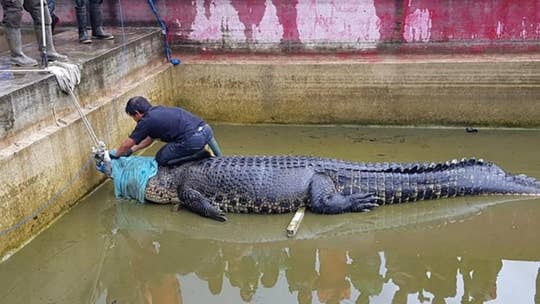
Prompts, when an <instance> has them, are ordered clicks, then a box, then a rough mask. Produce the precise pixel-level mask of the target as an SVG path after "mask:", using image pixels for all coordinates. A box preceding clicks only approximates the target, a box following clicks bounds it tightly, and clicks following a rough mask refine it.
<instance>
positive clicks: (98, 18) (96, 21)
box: [88, 1, 114, 40]
mask: <svg viewBox="0 0 540 304" xmlns="http://www.w3.org/2000/svg"><path fill="white" fill-rule="evenodd" d="M88 8H89V9H90V24H92V38H93V39H101V40H111V39H114V36H113V35H111V34H108V33H105V32H104V31H103V15H102V14H101V7H100V5H99V4H97V3H94V2H93V1H90V3H89V5H88Z"/></svg>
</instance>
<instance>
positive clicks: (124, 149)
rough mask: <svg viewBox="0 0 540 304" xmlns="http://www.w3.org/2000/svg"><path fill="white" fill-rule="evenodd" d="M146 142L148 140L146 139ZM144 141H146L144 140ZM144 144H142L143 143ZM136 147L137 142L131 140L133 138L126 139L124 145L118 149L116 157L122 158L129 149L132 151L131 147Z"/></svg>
mask: <svg viewBox="0 0 540 304" xmlns="http://www.w3.org/2000/svg"><path fill="white" fill-rule="evenodd" d="M145 140H146V139H145ZM143 141H144V140H143ZM141 143H142V142H141ZM133 146H135V141H134V140H133V139H132V138H131V137H128V138H126V139H125V140H124V141H123V142H122V144H121V145H120V147H119V148H118V149H116V154H115V156H116V157H120V156H122V155H124V154H126V153H127V152H128V151H129V149H131V147H133Z"/></svg>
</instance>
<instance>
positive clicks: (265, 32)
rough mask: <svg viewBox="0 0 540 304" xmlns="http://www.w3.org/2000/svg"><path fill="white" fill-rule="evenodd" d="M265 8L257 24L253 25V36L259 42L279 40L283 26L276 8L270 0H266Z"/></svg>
mask: <svg viewBox="0 0 540 304" xmlns="http://www.w3.org/2000/svg"><path fill="white" fill-rule="evenodd" d="M265 4H266V10H265V14H264V16H263V17H262V19H261V21H260V23H259V25H257V26H255V30H254V32H253V36H254V38H255V41H257V42H259V43H272V42H276V41H280V39H281V38H282V37H283V26H282V25H281V24H280V22H279V17H278V15H277V9H276V7H275V5H274V4H273V3H272V1H271V0H266V3H265Z"/></svg>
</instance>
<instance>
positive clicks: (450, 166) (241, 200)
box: [144, 156, 540, 221]
mask: <svg viewBox="0 0 540 304" xmlns="http://www.w3.org/2000/svg"><path fill="white" fill-rule="evenodd" d="M488 194H502V195H528V196H540V182H539V181H538V180H536V179H535V178H532V177H528V176H526V175H523V174H520V175H513V174H509V173H506V172H505V171H504V170H502V169H501V168H500V167H499V166H497V165H496V164H494V163H492V162H488V161H484V160H482V159H475V158H470V159H462V160H459V161H458V160H452V161H447V162H441V163H361V162H351V161H343V160H337V159H328V158H317V157H307V156H220V157H209V158H205V159H202V160H196V161H190V162H187V163H184V164H181V165H179V166H175V167H159V168H158V170H157V174H156V175H155V176H153V177H151V178H150V179H148V181H147V184H146V188H145V190H144V197H145V200H147V201H150V202H153V203H158V204H179V206H182V207H185V208H186V209H188V210H190V211H192V212H195V213H197V214H199V215H201V216H204V217H208V218H211V219H214V220H218V221H225V220H227V218H226V216H225V213H226V212H235V213H285V212H294V211H295V210H297V209H298V208H300V207H306V208H308V209H309V210H311V211H312V212H314V213H321V214H338V213H344V212H365V211H370V210H372V209H374V208H376V207H378V206H381V205H388V204H399V203H404V202H414V201H419V200H430V199H438V198H450V197H458V196H468V195H488Z"/></svg>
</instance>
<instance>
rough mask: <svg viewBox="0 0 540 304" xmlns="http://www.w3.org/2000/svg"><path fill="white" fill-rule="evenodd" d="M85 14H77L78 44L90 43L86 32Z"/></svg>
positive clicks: (90, 40)
mask: <svg viewBox="0 0 540 304" xmlns="http://www.w3.org/2000/svg"><path fill="white" fill-rule="evenodd" d="M87 20H88V19H87V18H86V12H77V26H78V28H79V42H80V43H84V44H88V43H92V39H90V36H88V32H87V31H86V25H87V24H86V23H87Z"/></svg>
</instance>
